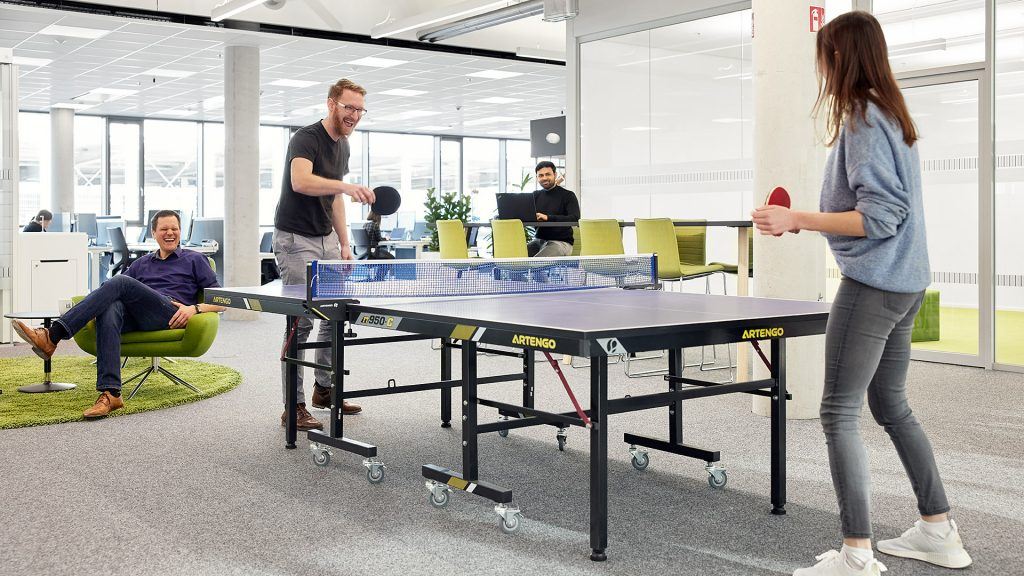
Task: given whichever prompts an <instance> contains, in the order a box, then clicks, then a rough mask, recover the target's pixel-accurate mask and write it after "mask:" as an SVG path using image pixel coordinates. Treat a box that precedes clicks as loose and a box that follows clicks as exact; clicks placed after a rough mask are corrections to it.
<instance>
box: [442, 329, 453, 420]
mask: <svg viewBox="0 0 1024 576" xmlns="http://www.w3.org/2000/svg"><path fill="white" fill-rule="evenodd" d="M451 344H452V341H451V340H450V339H448V338H441V380H451V379H452V346H451ZM451 427H452V389H451V387H449V386H445V387H443V388H441V428H451Z"/></svg>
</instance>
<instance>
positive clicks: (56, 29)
mask: <svg viewBox="0 0 1024 576" xmlns="http://www.w3.org/2000/svg"><path fill="white" fill-rule="evenodd" d="M39 34H45V35H47V36H70V37H72V38H89V39H92V40H95V39H96V38H102V37H103V36H106V35H107V34H110V30H100V29H99V28H79V27H78V26H60V25H59V24H50V25H49V26H47V27H46V28H43V29H42V30H40V31H39Z"/></svg>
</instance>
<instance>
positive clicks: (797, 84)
mask: <svg viewBox="0 0 1024 576" xmlns="http://www.w3.org/2000/svg"><path fill="white" fill-rule="evenodd" d="M809 4H818V5H821V6H824V5H825V3H824V1H819V2H810V3H809V2H807V1H806V0H753V12H754V40H753V57H754V82H753V84H754V118H755V127H754V159H755V163H754V200H755V202H757V201H759V200H760V199H763V198H764V197H766V196H767V195H768V193H769V192H770V191H771V190H772V188H774V187H775V186H783V187H785V188H786V189H787V190H788V191H789V192H790V195H791V196H792V200H793V209H794V210H812V211H817V209H818V198H819V192H820V189H821V179H822V169H823V167H824V161H825V149H824V145H823V144H822V143H821V137H820V135H821V132H820V131H819V130H817V129H816V127H815V123H814V121H813V120H812V119H811V118H810V114H811V109H812V108H813V106H814V101H815V98H816V97H817V93H818V89H817V80H816V77H815V64H814V50H815V32H813V31H812V29H811V27H812V18H813V17H812V15H811V10H812V7H811V6H809ZM818 18H819V19H822V18H823V15H822V14H819V15H818ZM825 250H826V248H825V242H824V239H823V238H822V237H821V236H820V235H819V234H815V233H810V232H802V233H800V234H796V235H794V234H784V235H783V236H782V237H780V238H775V237H774V236H762V235H760V234H755V235H754V267H755V269H756V273H755V275H754V293H755V294H756V295H757V296H763V297H769V298H788V299H795V300H822V299H824V293H825ZM766 352H767V350H766ZM786 355H787V362H786V369H787V372H786V374H787V376H788V380H787V382H788V387H789V391H790V392H791V393H792V395H793V399H792V400H790V401H789V404H788V406H787V414H788V416H789V417H790V418H794V419H802V418H816V417H817V416H818V407H819V405H820V403H821V390H822V386H823V379H824V373H825V370H824V365H825V339H824V336H813V337H804V338H795V339H793V340H789V341H788V342H787V347H786ZM767 376H768V371H767V369H766V368H765V366H764V365H763V363H762V362H761V361H760V360H759V359H755V361H754V378H755V379H760V378H766V377H767ZM753 410H754V412H756V413H758V414H761V415H768V414H770V408H769V402H768V399H767V398H761V397H754V402H753Z"/></svg>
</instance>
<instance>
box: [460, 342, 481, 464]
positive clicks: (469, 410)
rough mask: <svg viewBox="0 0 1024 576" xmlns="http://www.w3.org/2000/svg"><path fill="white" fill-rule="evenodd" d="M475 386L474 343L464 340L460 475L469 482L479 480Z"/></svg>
mask: <svg viewBox="0 0 1024 576" xmlns="http://www.w3.org/2000/svg"><path fill="white" fill-rule="evenodd" d="M476 385H477V381H476V342H473V341H472V340H465V341H463V343H462V473H463V474H465V475H466V476H465V479H466V480H468V481H470V482H476V481H477V480H478V479H479V478H480V462H479V455H478V453H477V437H476V435H477V431H476V419H477V406H476Z"/></svg>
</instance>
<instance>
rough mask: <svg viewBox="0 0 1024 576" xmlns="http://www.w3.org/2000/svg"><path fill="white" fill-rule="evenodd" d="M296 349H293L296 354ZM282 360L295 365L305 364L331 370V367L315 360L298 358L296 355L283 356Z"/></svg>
mask: <svg viewBox="0 0 1024 576" xmlns="http://www.w3.org/2000/svg"><path fill="white" fill-rule="evenodd" d="M298 352H299V351H298V350H296V351H295V353H296V354H298ZM284 361H285V362H287V363H289V364H295V365H296V366H305V367H307V368H314V369H318V370H327V371H328V372H330V371H331V367H330V366H328V365H326V364H317V363H316V362H309V361H307V360H299V359H298V358H297V357H296V356H285V357H284Z"/></svg>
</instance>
